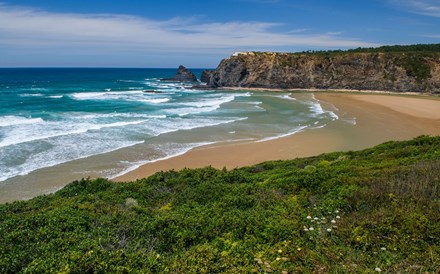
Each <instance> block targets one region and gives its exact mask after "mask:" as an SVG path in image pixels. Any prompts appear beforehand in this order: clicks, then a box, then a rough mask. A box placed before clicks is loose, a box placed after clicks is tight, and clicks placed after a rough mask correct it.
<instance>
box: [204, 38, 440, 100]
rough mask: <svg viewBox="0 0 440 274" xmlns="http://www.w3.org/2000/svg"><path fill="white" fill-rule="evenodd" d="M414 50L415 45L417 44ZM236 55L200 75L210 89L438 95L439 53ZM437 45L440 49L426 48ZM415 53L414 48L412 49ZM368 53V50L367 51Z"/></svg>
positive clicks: (378, 52) (251, 53) (439, 82)
mask: <svg viewBox="0 0 440 274" xmlns="http://www.w3.org/2000/svg"><path fill="white" fill-rule="evenodd" d="M417 46H418V45H417ZM423 46H424V45H422V50H419V51H417V50H416V51H410V50H408V49H409V47H410V46H399V47H400V48H398V49H401V48H403V50H402V51H399V50H396V51H393V50H389V48H392V49H395V48H394V47H383V48H385V49H387V50H389V52H387V51H385V50H384V51H383V52H381V50H380V49H381V48H379V49H374V50H371V49H369V50H370V51H371V52H363V51H361V50H358V51H359V52H358V51H356V50H352V51H326V52H303V53H277V52H238V53H235V54H234V55H232V56H231V57H229V58H226V59H223V60H222V61H221V62H220V64H219V65H218V67H217V69H216V70H214V71H206V72H204V73H203V75H202V76H203V77H202V79H201V80H202V82H206V83H207V86H208V87H211V88H227V87H242V88H271V89H347V90H381V91H394V92H427V93H440V51H435V50H434V51H432V50H430V51H427V50H424V49H426V48H425V47H423ZM428 46H434V48H436V47H438V45H428ZM416 49H418V48H416ZM367 50H368V49H367Z"/></svg>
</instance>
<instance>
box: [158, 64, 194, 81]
mask: <svg viewBox="0 0 440 274" xmlns="http://www.w3.org/2000/svg"><path fill="white" fill-rule="evenodd" d="M162 81H172V82H197V77H196V76H195V75H194V73H192V72H191V71H190V70H189V69H187V68H186V67H184V66H182V65H180V66H179V68H178V69H177V72H176V75H175V76H174V77H171V78H164V79H162Z"/></svg>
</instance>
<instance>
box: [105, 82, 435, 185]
mask: <svg viewBox="0 0 440 274" xmlns="http://www.w3.org/2000/svg"><path fill="white" fill-rule="evenodd" d="M235 90H271V91H276V90H272V89H242V88H237V89H235ZM282 91H294V90H282ZM301 91H304V90H301ZM344 91H347V90H344ZM404 94H408V93H404ZM399 95H401V94H399ZM411 95H412V93H411ZM418 95H419V94H418ZM315 97H316V99H318V100H319V101H320V102H321V104H322V105H323V107H324V108H333V107H335V108H336V109H337V115H338V116H339V117H340V118H339V119H338V120H336V121H333V122H331V123H329V124H328V125H327V126H325V127H322V128H318V129H309V130H305V131H301V132H298V133H296V134H293V135H290V136H286V137H282V138H279V139H274V140H268V141H264V142H252V143H233V144H230V143H229V144H216V145H213V146H205V147H198V148H195V149H193V150H190V151H189V152H187V153H185V154H183V155H179V156H176V157H173V158H169V159H165V160H162V161H157V162H153V163H148V164H145V165H142V166H140V167H139V168H137V169H135V170H133V171H130V172H128V173H126V174H124V175H122V176H119V177H116V178H114V179H113V181H115V182H124V181H132V180H136V179H140V178H144V177H148V176H149V175H152V174H154V173H156V172H158V171H162V170H163V171H166V170H171V169H175V170H180V169H183V168H185V167H187V168H199V167H205V166H209V165H210V166H213V167H215V168H223V167H226V168H228V169H232V168H236V167H243V166H248V165H255V164H258V163H261V162H264V161H270V160H286V159H293V158H297V157H307V156H315V155H319V154H322V153H327V152H335V151H348V150H358V149H363V148H367V147H371V146H374V145H377V144H380V143H383V142H386V141H390V140H407V139H411V138H414V137H416V136H419V135H440V100H438V99H437V97H434V96H423V97H421V96H396V95H395V93H388V92H386V93H383V92H380V91H377V92H374V93H372V92H361V93H360V92H358V91H356V93H341V92H331V93H330V92H323V91H322V90H321V91H320V92H316V93H315ZM353 119H355V120H353ZM354 121H355V122H354Z"/></svg>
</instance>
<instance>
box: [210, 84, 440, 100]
mask: <svg viewBox="0 0 440 274" xmlns="http://www.w3.org/2000/svg"><path fill="white" fill-rule="evenodd" d="M216 89H218V90H234V91H239V90H242V91H270V92H300V93H302V92H310V93H317V94H319V93H324V94H327V93H330V94H335V93H339V94H341V93H342V94H383V95H396V96H399V95H400V96H405V95H406V96H411V97H420V98H431V99H434V100H435V99H436V98H437V99H438V100H440V94H433V93H421V92H400V91H387V90H361V89H338V88H329V89H325V88H288V89H282V88H249V87H221V88H216ZM216 89H214V90H216Z"/></svg>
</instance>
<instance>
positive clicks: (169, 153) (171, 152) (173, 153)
mask: <svg viewBox="0 0 440 274" xmlns="http://www.w3.org/2000/svg"><path fill="white" fill-rule="evenodd" d="M214 143H215V142H201V143H189V144H186V145H185V146H182V147H180V148H178V149H176V148H174V149H173V148H168V149H165V150H164V151H163V152H165V154H166V156H164V157H161V158H157V159H153V160H144V161H137V162H133V163H129V162H128V163H127V162H126V163H124V164H126V165H128V166H129V167H128V168H126V169H124V170H123V171H121V172H119V173H117V174H114V175H111V176H108V179H114V178H116V177H119V176H122V175H125V174H127V173H129V172H130V171H133V170H135V169H138V168H139V167H141V166H143V165H145V164H151V163H155V162H159V161H163V160H167V159H171V158H174V157H178V156H180V155H183V154H185V153H187V152H188V151H190V150H192V149H194V148H196V147H201V146H207V145H211V144H214Z"/></svg>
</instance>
